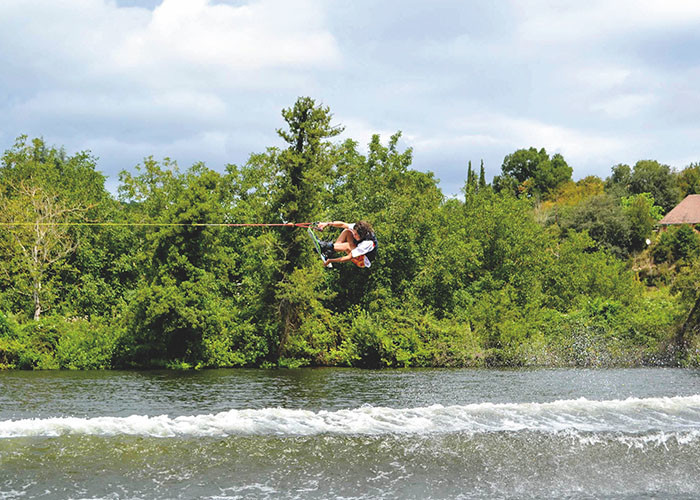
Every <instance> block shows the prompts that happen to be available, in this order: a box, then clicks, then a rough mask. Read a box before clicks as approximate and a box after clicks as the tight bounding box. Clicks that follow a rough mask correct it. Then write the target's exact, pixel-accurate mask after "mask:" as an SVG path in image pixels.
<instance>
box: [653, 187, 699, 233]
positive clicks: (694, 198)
mask: <svg viewBox="0 0 700 500" xmlns="http://www.w3.org/2000/svg"><path fill="white" fill-rule="evenodd" d="M659 224H661V225H662V226H669V225H671V224H700V194H689V195H688V196H686V197H685V199H684V200H683V201H681V202H680V203H679V204H678V205H676V208H674V209H673V210H671V211H670V212H669V213H667V214H666V217H664V218H663V219H661V220H660V221H659Z"/></svg>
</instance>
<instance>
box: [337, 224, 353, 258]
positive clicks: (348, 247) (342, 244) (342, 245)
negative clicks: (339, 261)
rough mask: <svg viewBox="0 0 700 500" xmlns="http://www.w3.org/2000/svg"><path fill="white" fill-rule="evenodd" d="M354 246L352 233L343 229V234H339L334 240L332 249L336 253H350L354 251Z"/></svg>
mask: <svg viewBox="0 0 700 500" xmlns="http://www.w3.org/2000/svg"><path fill="white" fill-rule="evenodd" d="M356 246H357V243H355V238H353V236H352V231H350V230H349V229H343V232H342V233H340V236H338V239H337V240H335V243H334V244H333V249H334V250H335V251H336V252H345V253H350V252H352V251H353V250H354V249H355V247H356Z"/></svg>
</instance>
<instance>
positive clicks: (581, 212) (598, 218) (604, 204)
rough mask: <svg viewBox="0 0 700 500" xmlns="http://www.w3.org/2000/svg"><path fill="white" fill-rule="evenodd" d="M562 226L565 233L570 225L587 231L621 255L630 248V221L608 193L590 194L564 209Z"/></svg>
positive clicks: (607, 248) (602, 245) (605, 247)
mask: <svg viewBox="0 0 700 500" xmlns="http://www.w3.org/2000/svg"><path fill="white" fill-rule="evenodd" d="M560 226H561V228H562V230H563V232H564V234H566V232H567V231H568V230H570V229H573V230H575V231H577V232H582V231H587V232H588V234H589V235H590V237H591V238H593V239H594V240H595V241H596V243H598V245H599V247H601V248H604V249H606V250H609V251H611V252H612V253H613V254H614V255H617V256H618V257H621V256H626V255H627V254H628V252H629V249H630V241H631V240H630V222H629V220H628V218H627V217H625V214H624V213H623V212H622V207H621V206H620V204H619V203H618V200H616V199H615V198H613V197H612V196H610V195H608V194H600V195H597V196H593V197H591V198H588V199H587V200H585V201H584V202H582V203H580V204H578V205H576V206H574V207H571V208H569V209H568V210H565V211H563V212H562V215H561V219H560Z"/></svg>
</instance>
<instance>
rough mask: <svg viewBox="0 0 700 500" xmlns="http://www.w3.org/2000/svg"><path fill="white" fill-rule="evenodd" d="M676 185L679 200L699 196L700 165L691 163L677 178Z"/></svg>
mask: <svg viewBox="0 0 700 500" xmlns="http://www.w3.org/2000/svg"><path fill="white" fill-rule="evenodd" d="M676 183H677V184H678V189H679V190H680V195H681V198H685V197H686V196H688V195H689V194H700V163H691V164H690V165H688V166H687V167H685V168H684V169H683V170H682V171H681V172H680V173H679V174H678V176H677V180H676Z"/></svg>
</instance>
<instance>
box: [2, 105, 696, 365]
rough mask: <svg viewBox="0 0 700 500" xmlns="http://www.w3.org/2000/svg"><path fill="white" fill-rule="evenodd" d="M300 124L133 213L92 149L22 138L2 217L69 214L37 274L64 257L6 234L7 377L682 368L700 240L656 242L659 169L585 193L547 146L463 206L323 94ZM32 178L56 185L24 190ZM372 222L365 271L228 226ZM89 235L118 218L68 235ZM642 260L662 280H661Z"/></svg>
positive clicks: (154, 184) (515, 160)
mask: <svg viewBox="0 0 700 500" xmlns="http://www.w3.org/2000/svg"><path fill="white" fill-rule="evenodd" d="M284 116H285V119H286V120H287V123H288V124H289V125H290V130H289V131H281V132H280V133H281V135H282V137H283V139H284V140H285V141H286V143H288V145H289V147H288V148H287V149H284V150H280V149H277V148H270V149H269V150H267V151H266V152H265V153H262V154H257V155H252V156H251V158H250V160H249V161H248V162H247V163H246V164H245V165H242V166H234V165H229V166H228V167H227V169H226V172H225V173H219V172H216V171H213V170H211V169H208V168H206V167H205V166H204V165H201V164H197V165H194V166H193V167H191V168H190V169H188V170H186V171H185V172H180V171H179V170H178V169H177V166H176V165H175V164H174V163H173V162H171V161H170V160H164V161H163V162H158V161H156V160H154V159H152V158H148V159H146V160H145V161H144V164H143V165H142V166H141V167H139V168H138V169H137V170H136V171H135V172H134V173H127V172H124V173H122V175H121V186H120V188H119V192H120V195H119V198H118V199H114V198H113V197H112V196H111V195H110V194H109V193H107V192H106V191H105V190H104V178H103V177H102V176H101V175H98V174H96V173H95V164H94V160H93V159H92V158H90V157H89V156H88V155H85V154H78V155H75V156H73V157H68V156H66V155H65V153H63V152H61V151H60V150H55V149H52V148H47V147H46V146H45V145H44V144H43V143H42V142H41V141H38V140H37V141H32V142H31V143H29V142H27V141H26V140H24V141H22V140H20V141H19V142H18V145H17V146H16V147H15V148H14V149H13V150H11V151H10V152H8V153H6V155H5V156H4V157H3V164H2V167H1V168H0V203H1V204H3V206H4V207H5V208H7V209H6V210H0V217H4V219H3V220H4V221H5V222H12V221H15V222H17V221H19V219H16V218H15V219H12V217H13V216H17V217H19V215H17V214H21V216H22V217H28V218H30V220H35V219H37V218H38V217H39V215H40V214H39V212H36V211H35V212H32V210H34V209H33V208H32V207H35V208H36V205H34V204H33V203H35V202H38V201H39V202H41V203H54V204H53V205H51V206H52V207H54V208H56V207H59V208H61V210H64V209H65V211H64V212H61V211H60V210H59V212H52V213H54V214H57V213H62V214H63V215H61V216H58V215H56V217H54V219H52V222H54V223H55V224H54V225H55V226H56V231H54V233H52V238H53V240H52V243H51V244H52V245H53V246H52V247H51V248H48V247H47V248H45V249H44V250H46V252H47V255H50V258H48V259H47V260H46V261H45V262H44V263H43V264H42V265H41V266H32V265H31V263H30V262H29V261H27V260H22V259H20V258H19V257H17V252H20V251H21V248H28V247H31V246H32V245H37V246H39V245H42V244H44V245H47V244H48V243H46V240H42V241H39V240H36V239H33V238H35V234H36V231H28V230H24V231H19V232H17V233H11V232H10V231H6V232H2V233H0V267H1V268H2V269H1V270H2V273H0V308H2V309H3V310H5V311H8V312H11V314H9V313H8V314H6V315H0V367H3V368H24V369H51V368H66V369H100V368H117V367H127V368H129V367H170V368H205V367H237V366H256V367H258V366H263V367H272V366H284V367H297V366H325V365H338V366H355V367H365V368H379V367H423V366H494V365H499V366H500V365H509V366H524V365H576V366H606V365H632V364H640V363H656V362H667V361H669V358H668V357H667V355H666V353H667V352H669V349H668V348H669V346H670V345H671V344H673V343H674V342H675V341H676V340H675V339H676V338H677V336H676V332H677V331H678V326H679V325H681V324H683V322H684V320H685V318H686V317H687V314H688V311H689V310H690V308H691V307H692V306H693V304H694V303H695V298H696V297H697V293H700V292H698V290H697V287H696V285H695V283H696V282H697V281H700V279H695V278H689V277H688V276H690V275H691V274H692V273H695V274H692V276H696V274H697V273H698V272H700V271H688V269H696V268H697V266H698V264H697V262H698V258H699V253H700V240H699V239H698V236H697V233H696V232H695V231H694V230H693V229H692V228H690V227H680V228H671V229H669V230H668V231H666V232H662V233H661V234H660V235H659V236H658V238H655V237H653V236H652V234H651V231H652V228H653V226H654V223H655V221H656V220H657V219H658V217H659V216H660V210H661V208H660V207H659V206H657V204H656V203H655V202H654V199H655V198H652V196H651V195H650V194H648V193H647V192H638V191H639V190H640V189H642V187H643V186H646V185H648V184H649V182H647V181H648V180H649V179H656V180H658V181H659V182H662V181H663V183H662V185H661V186H660V187H659V188H658V189H655V191H654V196H660V197H662V198H663V203H664V207H666V205H668V204H670V203H671V202H672V201H673V200H674V199H675V198H674V196H676V190H675V188H674V186H673V185H672V182H670V181H669V175H671V176H672V173H671V172H670V171H669V170H668V169H667V168H665V167H664V166H662V165H658V164H657V163H655V162H640V163H638V164H637V165H635V168H634V170H632V169H630V168H629V167H625V166H623V165H618V166H616V167H615V168H614V169H613V176H611V179H608V181H606V182H603V181H602V180H600V179H597V178H591V177H589V178H586V179H584V180H582V181H579V182H578V183H574V182H573V181H571V179H570V176H571V168H570V167H569V166H568V164H566V162H565V161H564V159H563V157H561V155H554V156H553V157H551V158H550V157H549V156H548V155H547V154H546V152H545V151H544V150H540V151H538V150H536V149H534V148H533V149H530V150H520V151H519V152H516V153H517V154H514V155H509V156H508V157H507V161H504V167H503V176H501V178H500V180H499V182H500V183H501V184H502V187H503V190H501V191H498V190H496V189H494V187H493V186H489V185H488V184H486V183H485V181H483V180H482V182H479V183H478V184H477V183H476V181H475V177H474V176H472V177H471V178H470V181H468V183H467V185H466V186H465V190H464V198H463V199H454V198H452V199H447V198H445V197H444V196H443V194H442V193H441V191H440V189H439V187H438V181H437V180H436V179H435V178H434V177H433V175H432V174H430V173H422V172H417V171H414V170H411V168H410V165H411V161H412V151H411V150H410V149H406V150H403V151H402V150H400V148H399V141H400V137H401V136H400V134H395V135H394V136H392V137H391V138H390V139H389V141H388V142H387V144H386V145H385V144H382V143H381V141H380V139H379V137H378V136H375V137H374V138H373V139H372V140H371V142H370V144H369V146H368V152H367V154H366V155H363V154H362V153H361V152H360V151H359V150H358V145H357V143H355V142H353V141H351V140H348V141H346V142H344V143H342V144H335V143H332V142H330V141H329V140H328V139H329V138H331V137H333V136H335V135H336V132H337V129H336V128H333V127H331V126H330V117H331V115H330V113H329V111H328V110H327V109H325V108H323V107H317V106H315V105H314V103H313V101H311V100H308V99H306V100H300V101H299V102H298V103H297V105H296V106H295V107H294V108H293V109H290V110H285V113H284ZM304 120H306V121H307V122H308V123H307V122H304ZM302 122H303V125H304V126H300V123H302ZM67 165H70V168H68V166H67ZM90 172H93V173H95V175H87V174H86V173H90ZM61 177H66V178H65V179H63V178H61ZM68 177H70V179H68ZM59 178H61V182H58V181H57V179H59ZM670 178H671V180H672V177H670ZM32 182H36V183H37V185H39V186H40V187H41V189H42V190H43V191H42V192H46V193H48V192H49V191H50V190H53V191H50V196H44V197H40V198H37V197H36V196H35V197H33V198H32V197H31V196H29V194H31V193H33V192H34V191H32V190H31V189H28V190H26V189H25V190H17V189H15V188H14V187H13V186H15V185H16V184H17V183H24V185H26V186H30V185H31V183H32ZM688 186H690V184H688ZM684 189H685V188H684ZM73 190H75V191H76V192H78V193H82V194H81V196H82V198H83V199H82V200H80V199H78V198H76V196H75V194H73ZM27 193H29V194H27ZM37 200H38V201H37ZM71 203H73V205H71ZM71 206H73V207H74V208H75V210H71ZM13 214H14V215H13ZM32 217H34V218H33V219H32ZM363 218H366V219H369V220H370V221H371V222H372V223H373V225H374V227H375V229H376V231H377V236H378V239H379V242H380V247H379V253H378V258H377V259H376V261H375V262H373V266H372V267H371V268H370V269H363V270H361V269H357V268H355V267H354V266H352V265H350V264H346V265H338V266H337V267H336V268H335V269H333V270H329V269H324V268H323V267H322V266H321V264H320V261H319V259H318V256H317V254H315V253H314V250H313V248H312V246H311V244H310V242H309V240H308V237H307V235H306V234H305V233H304V231H303V230H299V229H294V228H290V227H276V228H274V229H271V228H264V229H263V228H259V227H255V228H238V227H237V228H232V227H223V226H222V224H225V223H231V222H236V223H239V222H266V223H279V222H283V221H295V222H303V221H311V220H319V219H321V220H338V219H340V220H346V221H355V220H358V219H363ZM84 221H105V222H112V223H118V224H123V225H120V226H119V225H117V226H115V225H105V226H101V225H94V224H93V225H91V224H87V225H80V226H72V225H71V224H72V223H73V222H84ZM25 222H26V220H25ZM202 223H210V224H211V223H213V224H212V225H202ZM335 236H337V232H334V233H326V234H325V235H323V237H324V238H325V239H332V238H334V237H335ZM647 238H653V239H656V240H657V241H655V243H654V244H653V245H652V247H651V249H646V240H647ZM52 252H53V253H52ZM628 256H633V257H634V258H635V259H637V260H635V261H634V262H637V261H643V260H644V259H646V260H648V261H649V264H648V266H649V267H652V268H653V269H654V270H655V272H657V273H659V274H663V276H661V277H659V276H656V277H655V278H654V280H651V281H650V283H651V284H653V285H655V286H656V287H649V288H647V287H645V286H644V285H643V284H642V283H641V282H640V281H639V279H638V274H639V273H638V271H637V270H636V269H635V268H633V267H632V265H631V262H632V260H630V259H628ZM652 258H653V260H655V263H656V264H655V263H654V262H651V260H652ZM635 265H636V264H635ZM688 273H691V274H688ZM657 287H658V288H657ZM33 291H35V292H36V293H32V292H33ZM34 318H38V319H34ZM693 342H696V341H695V340H693V339H690V341H689V342H688V345H695V344H693ZM676 343H677V344H678V342H676ZM696 343H697V342H696ZM686 359H690V360H691V361H692V359H693V358H692V356H690V358H688V357H686Z"/></svg>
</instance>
